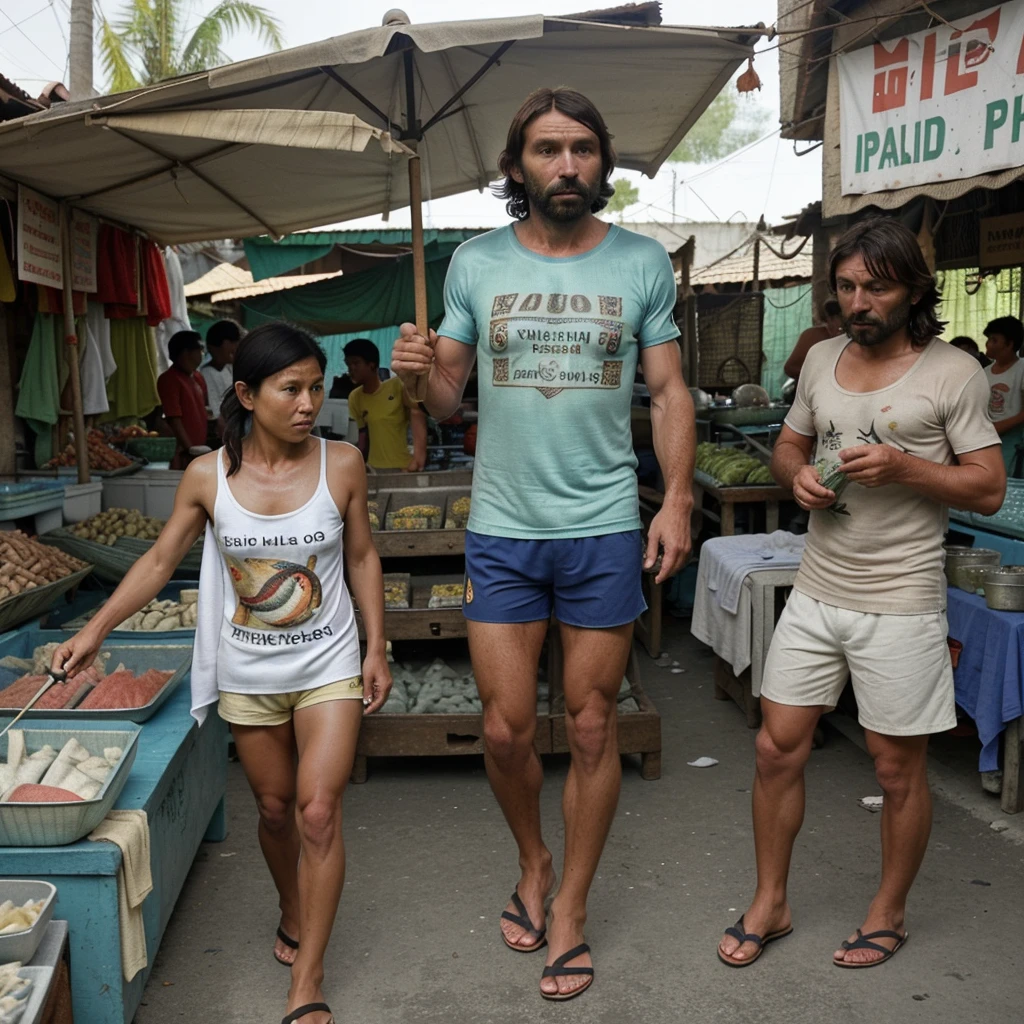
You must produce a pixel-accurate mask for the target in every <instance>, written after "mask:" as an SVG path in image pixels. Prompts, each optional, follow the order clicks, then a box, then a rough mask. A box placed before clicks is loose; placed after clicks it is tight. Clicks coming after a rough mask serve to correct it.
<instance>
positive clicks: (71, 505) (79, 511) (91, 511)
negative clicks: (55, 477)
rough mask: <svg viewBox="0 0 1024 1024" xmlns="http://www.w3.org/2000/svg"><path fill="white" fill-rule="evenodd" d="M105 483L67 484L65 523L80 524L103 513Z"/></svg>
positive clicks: (65, 490) (94, 481)
mask: <svg viewBox="0 0 1024 1024" xmlns="http://www.w3.org/2000/svg"><path fill="white" fill-rule="evenodd" d="M102 498H103V481H102V480H92V481H90V482H89V483H87V484H66V485H65V487H64V522H65V523H80V522H82V521H83V520H84V519H88V518H89V517H90V516H98V515H99V514H100V512H102V511H103V505H102Z"/></svg>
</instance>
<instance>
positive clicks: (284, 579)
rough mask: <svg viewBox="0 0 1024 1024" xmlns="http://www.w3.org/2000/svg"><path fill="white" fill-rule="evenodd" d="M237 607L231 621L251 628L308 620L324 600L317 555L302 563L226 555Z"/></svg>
mask: <svg viewBox="0 0 1024 1024" xmlns="http://www.w3.org/2000/svg"><path fill="white" fill-rule="evenodd" d="M224 561H225V562H226V563H227V567H228V572H229V573H230V575H231V582H232V584H233V585H234V588H235V596H236V597H237V598H238V607H237V608H236V609H235V614H234V616H233V617H232V619H231V621H232V622H233V623H234V624H235V625H236V626H248V627H249V628H250V629H290V628H292V627H293V626H300V625H302V623H304V622H308V621H309V620H310V619H311V618H312V617H313V616H314V614H315V613H316V611H317V609H318V608H319V607H320V605H321V603H322V602H323V588H322V587H321V585H320V578H319V577H318V576H317V574H316V573H315V572H314V571H313V569H314V568H315V567H316V555H310V557H309V558H308V559H307V560H306V564H305V565H299V564H298V563H296V562H288V561H284V560H281V559H275V558H233V557H232V556H230V555H227V556H225V558H224Z"/></svg>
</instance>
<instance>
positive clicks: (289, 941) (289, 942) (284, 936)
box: [277, 928, 299, 949]
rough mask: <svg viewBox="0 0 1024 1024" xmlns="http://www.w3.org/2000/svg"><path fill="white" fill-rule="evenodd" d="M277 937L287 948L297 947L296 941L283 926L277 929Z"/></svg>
mask: <svg viewBox="0 0 1024 1024" xmlns="http://www.w3.org/2000/svg"><path fill="white" fill-rule="evenodd" d="M277 937H278V938H279V939H280V940H281V941H282V942H283V943H284V944H285V945H286V946H287V947H288V948H289V949H298V948H299V944H298V942H297V941H296V940H295V939H293V938H292V937H291V936H290V935H289V934H288V933H287V932H286V931H285V930H284V929H283V928H278V929H277Z"/></svg>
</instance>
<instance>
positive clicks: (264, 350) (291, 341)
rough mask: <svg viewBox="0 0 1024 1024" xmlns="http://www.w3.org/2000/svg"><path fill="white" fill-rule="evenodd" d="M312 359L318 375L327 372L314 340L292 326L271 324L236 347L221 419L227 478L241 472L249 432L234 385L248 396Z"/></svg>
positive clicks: (322, 354) (322, 351)
mask: <svg viewBox="0 0 1024 1024" xmlns="http://www.w3.org/2000/svg"><path fill="white" fill-rule="evenodd" d="M311 358H312V359H315V360H316V361H317V363H319V364H320V372H321V373H323V372H324V371H325V370H326V369H327V356H326V355H324V350H323V349H322V348H321V347H320V346H319V344H318V343H317V341H316V339H315V338H314V337H313V336H312V335H311V334H307V333H306V332H305V331H303V330H301V329H300V328H298V327H293V326H292V325H291V324H286V323H282V322H280V321H274V322H272V323H267V324H263V325H262V326H260V327H257V328H256V329H255V330H252V331H250V332H249V333H248V334H247V335H246V336H245V337H244V338H242V340H241V341H240V342H239V343H238V349H237V351H236V352H235V362H234V366H233V381H232V388H231V390H230V391H227V392H225V394H224V401H223V402H222V403H221V407H220V415H221V417H222V418H223V420H224V447H225V448H226V449H227V451H228V461H229V463H230V465H229V467H228V476H231V474H232V473H237V472H238V471H239V469H241V468H242V440H243V439H244V438H245V435H246V434H247V433H248V432H249V415H250V414H249V410H248V409H246V407H245V406H244V405H242V403H241V402H240V401H239V399H238V393H237V392H236V391H235V388H234V385H236V384H245V386H246V387H247V388H248V389H249V392H250V393H251V394H254V393H255V392H257V391H259V388H260V385H261V384H262V383H263V382H264V381H265V380H266V379H267V377H273V376H274V374H275V373H280V372H281V371H282V370H286V369H287V368H288V367H289V366H291V365H293V364H294V363H299V362H301V361H302V360H303V359H311Z"/></svg>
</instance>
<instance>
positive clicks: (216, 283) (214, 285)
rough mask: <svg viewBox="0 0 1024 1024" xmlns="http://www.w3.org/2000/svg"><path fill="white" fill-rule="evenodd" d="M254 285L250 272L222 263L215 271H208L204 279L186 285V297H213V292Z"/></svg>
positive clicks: (197, 279)
mask: <svg viewBox="0 0 1024 1024" xmlns="http://www.w3.org/2000/svg"><path fill="white" fill-rule="evenodd" d="M250 284H252V274H250V273H249V271H248V270H242V268H241V267H236V266H235V265H234V264H233V263H220V264H218V265H217V266H216V267H214V268H213V270H210V271H207V273H205V274H203V276H202V277H197V278H196V279H195V280H194V281H191V282H189V283H188V284H187V285H185V297H186V298H193V297H194V296H196V295H211V294H212V293H213V292H222V291H224V290H225V289H228V288H240V287H244V286H245V285H250Z"/></svg>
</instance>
